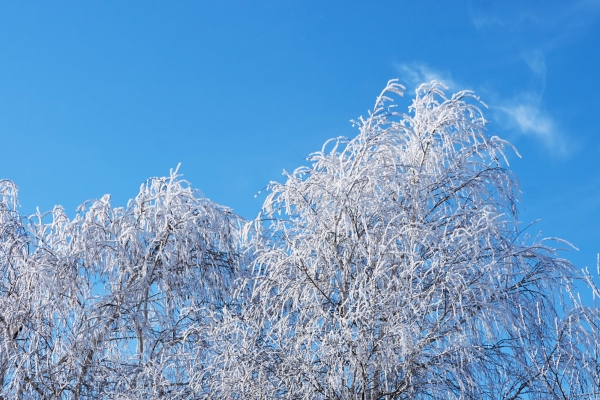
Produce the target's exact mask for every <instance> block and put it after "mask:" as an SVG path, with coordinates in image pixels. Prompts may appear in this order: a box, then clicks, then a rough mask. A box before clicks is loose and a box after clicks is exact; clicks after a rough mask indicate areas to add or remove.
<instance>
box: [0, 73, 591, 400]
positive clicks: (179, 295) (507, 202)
mask: <svg viewBox="0 0 600 400" xmlns="http://www.w3.org/2000/svg"><path fill="white" fill-rule="evenodd" d="M444 89H445V87H444V86H443V85H442V84H439V83H437V82H431V83H429V84H423V85H421V86H420V87H419V88H418V89H417V91H416V95H415V98H414V99H413V101H412V104H411V106H410V107H409V109H408V111H407V112H406V113H404V112H399V111H397V109H396V108H394V107H393V104H392V98H393V97H394V96H401V95H403V90H404V88H403V87H402V86H401V85H399V84H397V83H396V81H390V82H389V83H388V85H387V86H386V87H385V89H384V90H383V92H382V93H381V95H380V96H378V98H377V100H376V103H375V106H374V108H373V110H372V111H371V112H370V113H369V115H368V117H367V118H362V117H361V118H359V119H358V120H357V121H354V124H355V125H356V126H357V127H358V130H359V133H358V135H357V136H356V137H354V138H351V139H346V138H336V139H332V140H329V141H328V142H326V143H325V145H324V146H323V149H322V150H321V151H319V152H316V153H313V154H311V155H310V156H309V158H308V161H309V163H310V164H309V165H308V166H305V167H301V168H298V169H296V170H295V171H294V172H293V173H286V175H285V181H284V182H283V183H277V182H272V183H271V184H270V186H269V188H270V192H269V195H268V196H267V198H266V200H265V203H264V206H263V209H262V211H261V213H260V214H259V215H258V216H257V217H256V218H255V219H254V220H251V221H246V220H244V219H243V218H241V217H239V216H237V215H235V214H234V213H233V212H232V211H231V210H230V209H228V208H226V207H223V206H220V205H217V204H215V203H213V202H211V201H209V200H208V199H206V198H203V197H202V196H200V195H199V194H198V193H197V192H195V191H193V190H192V189H191V188H190V186H189V184H188V183H187V182H185V181H183V180H182V179H181V177H180V175H179V174H178V172H177V171H172V173H171V174H170V176H169V177H166V178H152V179H150V180H148V181H147V182H146V183H145V184H144V185H142V187H141V189H140V193H139V194H138V196H137V197H136V198H135V199H133V200H131V201H130V202H129V203H128V205H127V206H126V207H124V208H113V207H112V206H111V204H110V197H108V196H105V197H103V198H102V199H100V200H96V201H92V202H88V203H84V204H83V205H82V206H81V207H80V208H79V209H78V210H77V215H76V216H75V217H74V218H73V219H69V218H68V217H67V216H66V214H65V213H64V211H63V210H62V208H60V207H55V208H54V210H53V211H51V212H50V213H48V214H47V215H40V214H37V215H33V216H22V215H21V214H20V213H19V212H18V210H17V187H16V185H15V184H14V183H13V182H10V181H1V182H0V199H1V202H0V269H1V273H2V280H0V346H1V347H0V382H1V383H2V386H1V391H0V395H1V396H2V398H23V397H25V398H39V399H50V398H73V399H80V398H123V399H125V398H162V397H168V398H174V399H178V398H179V399H191V398H225V399H226V398H229V399H255V398H290V399H299V398H301V399H351V398H356V399H415V398H417V399H419V398H423V399H425V398H434V399H437V398H440V399H441V398H444V399H445V398H487V399H517V398H530V399H547V398H561V399H563V398H566V399H571V398H600V378H599V376H600V347H599V344H598V343H600V325H599V324H600V312H599V309H598V307H597V306H593V305H592V306H590V305H586V304H584V302H582V301H581V300H580V298H579V296H578V294H577V291H576V287H575V283H576V282H582V283H584V284H587V285H588V286H589V288H590V289H591V290H592V292H593V293H594V295H595V296H597V295H599V294H600V292H599V291H598V288H597V287H596V286H594V282H593V281H592V279H591V278H590V276H589V274H588V273H587V272H580V271H578V270H577V269H576V268H575V267H574V266H573V265H571V264H570V263H569V262H568V261H567V260H565V259H563V258H560V257H559V256H558V255H557V253H556V249H555V246H557V244H558V245H560V243H563V242H561V241H557V240H553V241H550V240H545V239H540V238H538V237H529V236H527V235H525V234H524V233H523V231H522V229H521V228H520V225H519V220H518V209H517V199H518V187H517V184H516V179H515V178H514V177H513V176H512V173H511V171H510V170H509V169H508V162H507V160H506V157H505V152H506V151H512V150H514V149H513V148H512V146H511V145H510V144H509V143H508V142H506V141H504V140H502V139H500V138H498V137H496V136H489V135H488V134H487V132H486V125H487V121H486V120H485V118H484V116H483V114H482V112H481V110H480V106H481V105H482V103H481V102H480V101H479V99H478V98H477V97H476V96H475V95H474V94H473V93H472V92H470V91H461V92H458V93H456V94H454V95H452V96H451V97H447V96H446V95H445V94H444ZM567 245H568V244H567Z"/></svg>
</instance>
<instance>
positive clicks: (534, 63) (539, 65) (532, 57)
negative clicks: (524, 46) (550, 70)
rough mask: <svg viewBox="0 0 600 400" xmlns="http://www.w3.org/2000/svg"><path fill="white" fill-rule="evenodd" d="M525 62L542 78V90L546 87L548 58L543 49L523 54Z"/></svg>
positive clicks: (537, 76)
mask: <svg viewBox="0 0 600 400" xmlns="http://www.w3.org/2000/svg"><path fill="white" fill-rule="evenodd" d="M523 58H524V59H525V62H526V63H527V65H528V66H529V69H531V72H533V74H534V75H535V76H536V78H538V79H539V80H540V83H541V85H542V91H543V90H544V89H545V87H546V73H547V69H546V58H545V57H544V53H543V52H542V51H541V50H539V49H538V50H534V51H530V52H527V53H525V54H523Z"/></svg>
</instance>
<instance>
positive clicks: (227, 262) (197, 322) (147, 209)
mask: <svg viewBox="0 0 600 400" xmlns="http://www.w3.org/2000/svg"><path fill="white" fill-rule="evenodd" d="M0 189H1V190H2V192H1V194H2V196H3V199H2V200H3V201H2V203H0V221H1V223H2V225H1V226H2V229H0V235H1V236H0V239H1V244H0V246H1V247H0V268H1V273H2V281H0V340H1V341H0V345H1V346H2V347H1V348H0V379H1V381H0V382H2V392H1V393H2V396H3V397H2V398H7V399H9V398H10V399H13V398H39V399H59V398H73V399H79V398H132V399H138V398H165V397H168V398H189V397H190V395H191V392H190V389H189V380H190V376H191V375H193V374H194V373H195V371H196V370H197V369H198V368H202V367H203V365H202V360H198V359H196V360H194V364H190V362H191V361H192V354H194V353H195V351H196V349H197V348H198V347H202V345H203V344H202V341H203V336H202V332H203V330H202V327H203V326H204V325H205V324H206V323H207V316H208V315H210V314H211V313H214V312H215V310H219V309H221V308H222V307H224V305H226V304H228V302H230V301H231V296H230V294H229V289H230V284H231V282H232V281H233V279H234V278H237V277H239V276H241V274H242V270H241V268H239V265H240V258H239V257H240V254H241V252H240V248H239V246H240V240H239V235H238V230H239V226H240V219H239V218H238V217H237V216H235V215H234V214H233V213H232V212H231V211H230V210H228V209H227V208H224V207H220V206H217V205H215V204H214V203H212V202H210V201H208V200H206V199H204V198H202V197H198V196H197V194H196V193H194V192H193V191H192V190H191V189H190V188H189V186H188V185H187V184H186V182H185V181H182V180H180V179H179V178H178V176H177V174H176V172H173V173H172V174H171V176H170V177H167V178H155V179H150V180H149V181H148V182H147V183H145V184H144V185H142V187H141V189H140V193H139V195H138V196H137V197H136V198H135V199H134V200H132V201H130V203H129V204H128V206H127V207H126V208H113V207H112V206H111V204H110V198H109V196H104V197H103V198H102V199H100V200H97V201H94V202H91V203H86V204H84V205H82V206H81V207H80V208H79V210H78V214H77V215H76V217H75V218H74V219H73V220H69V219H68V218H67V216H66V215H65V213H64V212H63V210H62V209H61V208H60V207H56V208H55V209H54V210H53V211H52V212H51V213H49V214H48V215H40V214H38V215H36V216H33V217H31V218H27V219H24V218H21V217H20V216H19V214H18V213H17V212H16V211H15V206H16V187H15V185H14V184H12V183H10V182H6V181H4V182H2V184H1V185H0Z"/></svg>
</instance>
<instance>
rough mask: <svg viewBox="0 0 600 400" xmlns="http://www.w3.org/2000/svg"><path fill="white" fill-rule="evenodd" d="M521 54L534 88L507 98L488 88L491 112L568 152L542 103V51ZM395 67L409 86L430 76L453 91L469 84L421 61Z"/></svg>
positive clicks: (523, 132)
mask: <svg viewBox="0 0 600 400" xmlns="http://www.w3.org/2000/svg"><path fill="white" fill-rule="evenodd" d="M522 56H523V60H524V61H525V63H526V64H527V66H528V67H529V69H530V70H531V73H532V74H533V77H534V78H535V84H534V86H535V89H532V90H527V91H522V92H520V93H518V94H517V95H516V96H513V97H510V98H507V97H505V96H504V95H502V94H500V93H498V92H496V91H493V90H489V88H488V89H487V90H485V91H484V93H485V95H486V96H485V97H487V98H488V99H489V104H490V105H491V109H490V112H491V113H492V114H493V115H494V119H495V120H497V121H498V122H499V123H500V124H501V125H502V126H503V127H504V128H507V129H508V130H510V131H512V132H514V133H516V134H518V135H522V136H528V137H532V138H533V139H534V140H536V141H538V142H539V143H541V144H542V146H544V148H545V149H546V150H547V151H549V152H550V154H552V155H554V156H559V157H564V156H567V155H569V153H570V147H569V145H568V142H567V140H566V139H565V137H564V135H563V134H562V130H561V129H560V127H559V125H558V123H557V121H556V119H555V118H553V116H552V115H551V114H550V113H549V112H548V111H547V110H546V109H545V108H544V107H543V103H542V96H543V93H544V90H545V87H546V75H547V67H546V60H545V57H544V53H543V52H542V51H541V50H534V51H529V52H524V53H523V54H522ZM395 67H396V69H397V71H398V73H399V75H400V76H399V77H400V81H401V83H403V84H406V85H407V87H408V88H409V89H410V88H413V89H416V88H417V87H418V86H419V85H420V84H421V83H424V82H425V83H428V82H430V81H432V80H435V81H437V82H441V83H443V84H445V85H446V86H448V87H449V88H450V89H451V91H452V92H454V91H458V90H463V89H468V88H471V87H470V86H468V85H465V84H463V83H461V82H457V81H455V80H454V79H453V78H452V76H451V75H450V73H448V72H445V71H440V70H436V69H434V68H432V67H430V66H429V65H427V64H426V63H423V62H409V63H402V64H396V65H395Z"/></svg>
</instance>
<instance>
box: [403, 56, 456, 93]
mask: <svg viewBox="0 0 600 400" xmlns="http://www.w3.org/2000/svg"><path fill="white" fill-rule="evenodd" d="M395 67H396V70H397V71H398V73H399V74H400V80H401V83H406V84H407V88H408V89H410V88H411V87H412V88H413V89H416V88H417V87H418V86H419V85H420V84H421V83H429V82H431V81H437V82H439V83H443V84H444V85H446V86H448V87H449V88H450V89H453V90H457V89H458V88H457V87H456V82H454V80H453V79H452V77H451V76H450V74H449V73H447V72H440V71H435V70H433V69H431V68H430V67H429V66H428V65H427V64H425V63H422V62H411V63H405V64H396V65H395Z"/></svg>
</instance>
